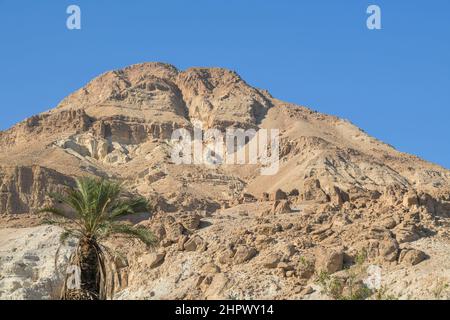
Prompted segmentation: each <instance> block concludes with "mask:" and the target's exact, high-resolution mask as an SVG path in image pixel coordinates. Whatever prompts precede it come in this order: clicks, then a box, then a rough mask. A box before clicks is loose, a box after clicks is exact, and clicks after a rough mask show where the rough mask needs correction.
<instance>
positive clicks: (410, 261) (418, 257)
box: [398, 248, 428, 266]
mask: <svg viewBox="0 0 450 320" xmlns="http://www.w3.org/2000/svg"><path fill="white" fill-rule="evenodd" d="M427 258H428V256H427V255H426V254H425V252H423V251H421V250H417V249H409V248H408V249H403V250H402V251H401V252H400V256H399V258H398V262H399V263H401V264H405V265H409V266H415V265H416V264H419V263H421V262H422V261H424V260H426V259H427Z"/></svg>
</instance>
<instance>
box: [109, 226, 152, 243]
mask: <svg viewBox="0 0 450 320" xmlns="http://www.w3.org/2000/svg"><path fill="white" fill-rule="evenodd" d="M111 234H121V235H123V236H126V237H129V238H136V239H138V240H140V241H142V242H143V243H144V244H145V245H147V246H153V245H155V244H156V243H157V239H156V237H155V235H154V234H153V233H152V232H151V231H150V230H148V229H147V228H145V227H143V226H132V225H128V224H125V223H111V224H109V228H108V235H111Z"/></svg>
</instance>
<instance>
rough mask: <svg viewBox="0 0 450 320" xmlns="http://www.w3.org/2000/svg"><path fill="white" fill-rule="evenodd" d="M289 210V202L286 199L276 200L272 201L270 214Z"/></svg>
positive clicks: (289, 211) (288, 211)
mask: <svg viewBox="0 0 450 320" xmlns="http://www.w3.org/2000/svg"><path fill="white" fill-rule="evenodd" d="M291 212H292V210H291V204H290V202H289V201H288V200H277V201H275V202H274V203H273V206H272V209H271V211H270V214H273V215H278V214H284V213H291Z"/></svg>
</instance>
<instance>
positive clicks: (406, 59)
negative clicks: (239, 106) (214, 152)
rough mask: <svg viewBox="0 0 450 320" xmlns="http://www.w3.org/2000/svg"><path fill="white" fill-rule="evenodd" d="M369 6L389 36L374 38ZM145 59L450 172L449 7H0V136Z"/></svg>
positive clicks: (4, 2) (202, 3)
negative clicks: (264, 94)
mask: <svg viewBox="0 0 450 320" xmlns="http://www.w3.org/2000/svg"><path fill="white" fill-rule="evenodd" d="M69 4H77V5H79V6H80V7H81V10H82V30H80V31H69V30H68V29H67V28H66V18H67V16H68V15H67V14H66V12H65V11H66V8H67V6H68V5H69ZM369 4H377V5H379V6H380V7H381V9H382V26H383V30H381V31H369V30H368V29H367V28H366V17H367V15H366V8H367V7H368V5H369ZM144 61H162V62H169V63H171V64H174V65H175V66H177V67H178V68H180V69H184V68H187V67H190V66H221V67H226V68H230V69H233V70H236V71H237V72H238V73H239V74H241V76H242V77H243V78H244V79H245V80H247V82H249V83H250V84H251V85H254V86H257V87H260V88H265V89H268V90H269V91H270V92H271V93H272V94H273V95H274V96H275V97H277V98H280V99H283V100H286V101H289V102H294V103H298V104H302V105H306V106H309V107H311V108H313V109H315V110H318V111H321V112H325V113H329V114H335V115H338V116H340V117H343V118H347V119H349V120H350V121H352V122H353V123H355V124H356V125H358V126H359V127H361V128H363V129H364V130H365V131H367V132H368V133H370V134H371V135H373V136H375V137H377V138H379V139H381V140H383V141H385V142H388V143H390V144H392V145H393V146H395V147H396V148H397V149H399V150H401V151H405V152H409V153H413V154H416V155H419V156H421V157H423V158H425V159H427V160H430V161H433V162H436V163H439V164H441V165H444V166H446V167H447V168H450V157H449V156H450V148H449V147H450V142H449V138H450V132H449V125H448V123H449V120H450V1H448V0H432V1H427V0H395V1H393V0H372V1H364V0H295V1H294V0H293V1H287V0H284V1H283V0H277V1H275V0H272V1H262V0H190V1H187V0H178V1H173V0H164V1H162V0H160V1H152V0H146V1H144V0H132V1H119V0H110V1H106V0H79V1H77V0H72V1H65V0H45V1H35V0H33V1H31V0H30V1H20V0H0V103H1V117H0V129H6V128H8V127H10V126H11V125H13V124H14V123H16V122H18V121H20V120H23V119H24V118H26V117H28V116H31V115H33V114H36V113H39V112H42V111H44V110H47V109H50V108H53V107H54V106H56V105H57V104H58V102H59V101H60V100H61V99H62V98H64V97H65V96H66V95H68V94H69V93H71V92H73V91H74V90H76V89H78V88H80V87H81V86H83V85H84V84H86V83H87V82H88V81H89V80H90V79H91V78H93V77H95V76H97V75H98V74H100V73H102V72H104V71H107V70H110V69H117V68H120V67H123V66H126V65H129V64H133V63H138V62H144Z"/></svg>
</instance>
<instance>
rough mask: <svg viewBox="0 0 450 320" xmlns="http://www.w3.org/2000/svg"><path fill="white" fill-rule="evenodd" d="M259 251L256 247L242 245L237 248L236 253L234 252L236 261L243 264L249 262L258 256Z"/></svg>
mask: <svg viewBox="0 0 450 320" xmlns="http://www.w3.org/2000/svg"><path fill="white" fill-rule="evenodd" d="M257 253H258V252H257V251H256V249H255V248H253V247H248V246H244V245H241V246H239V247H238V248H237V249H236V253H235V254H234V258H233V260H234V263H235V264H241V263H244V262H247V261H249V260H251V259H252V258H253V257H254V256H256V254H257Z"/></svg>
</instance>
